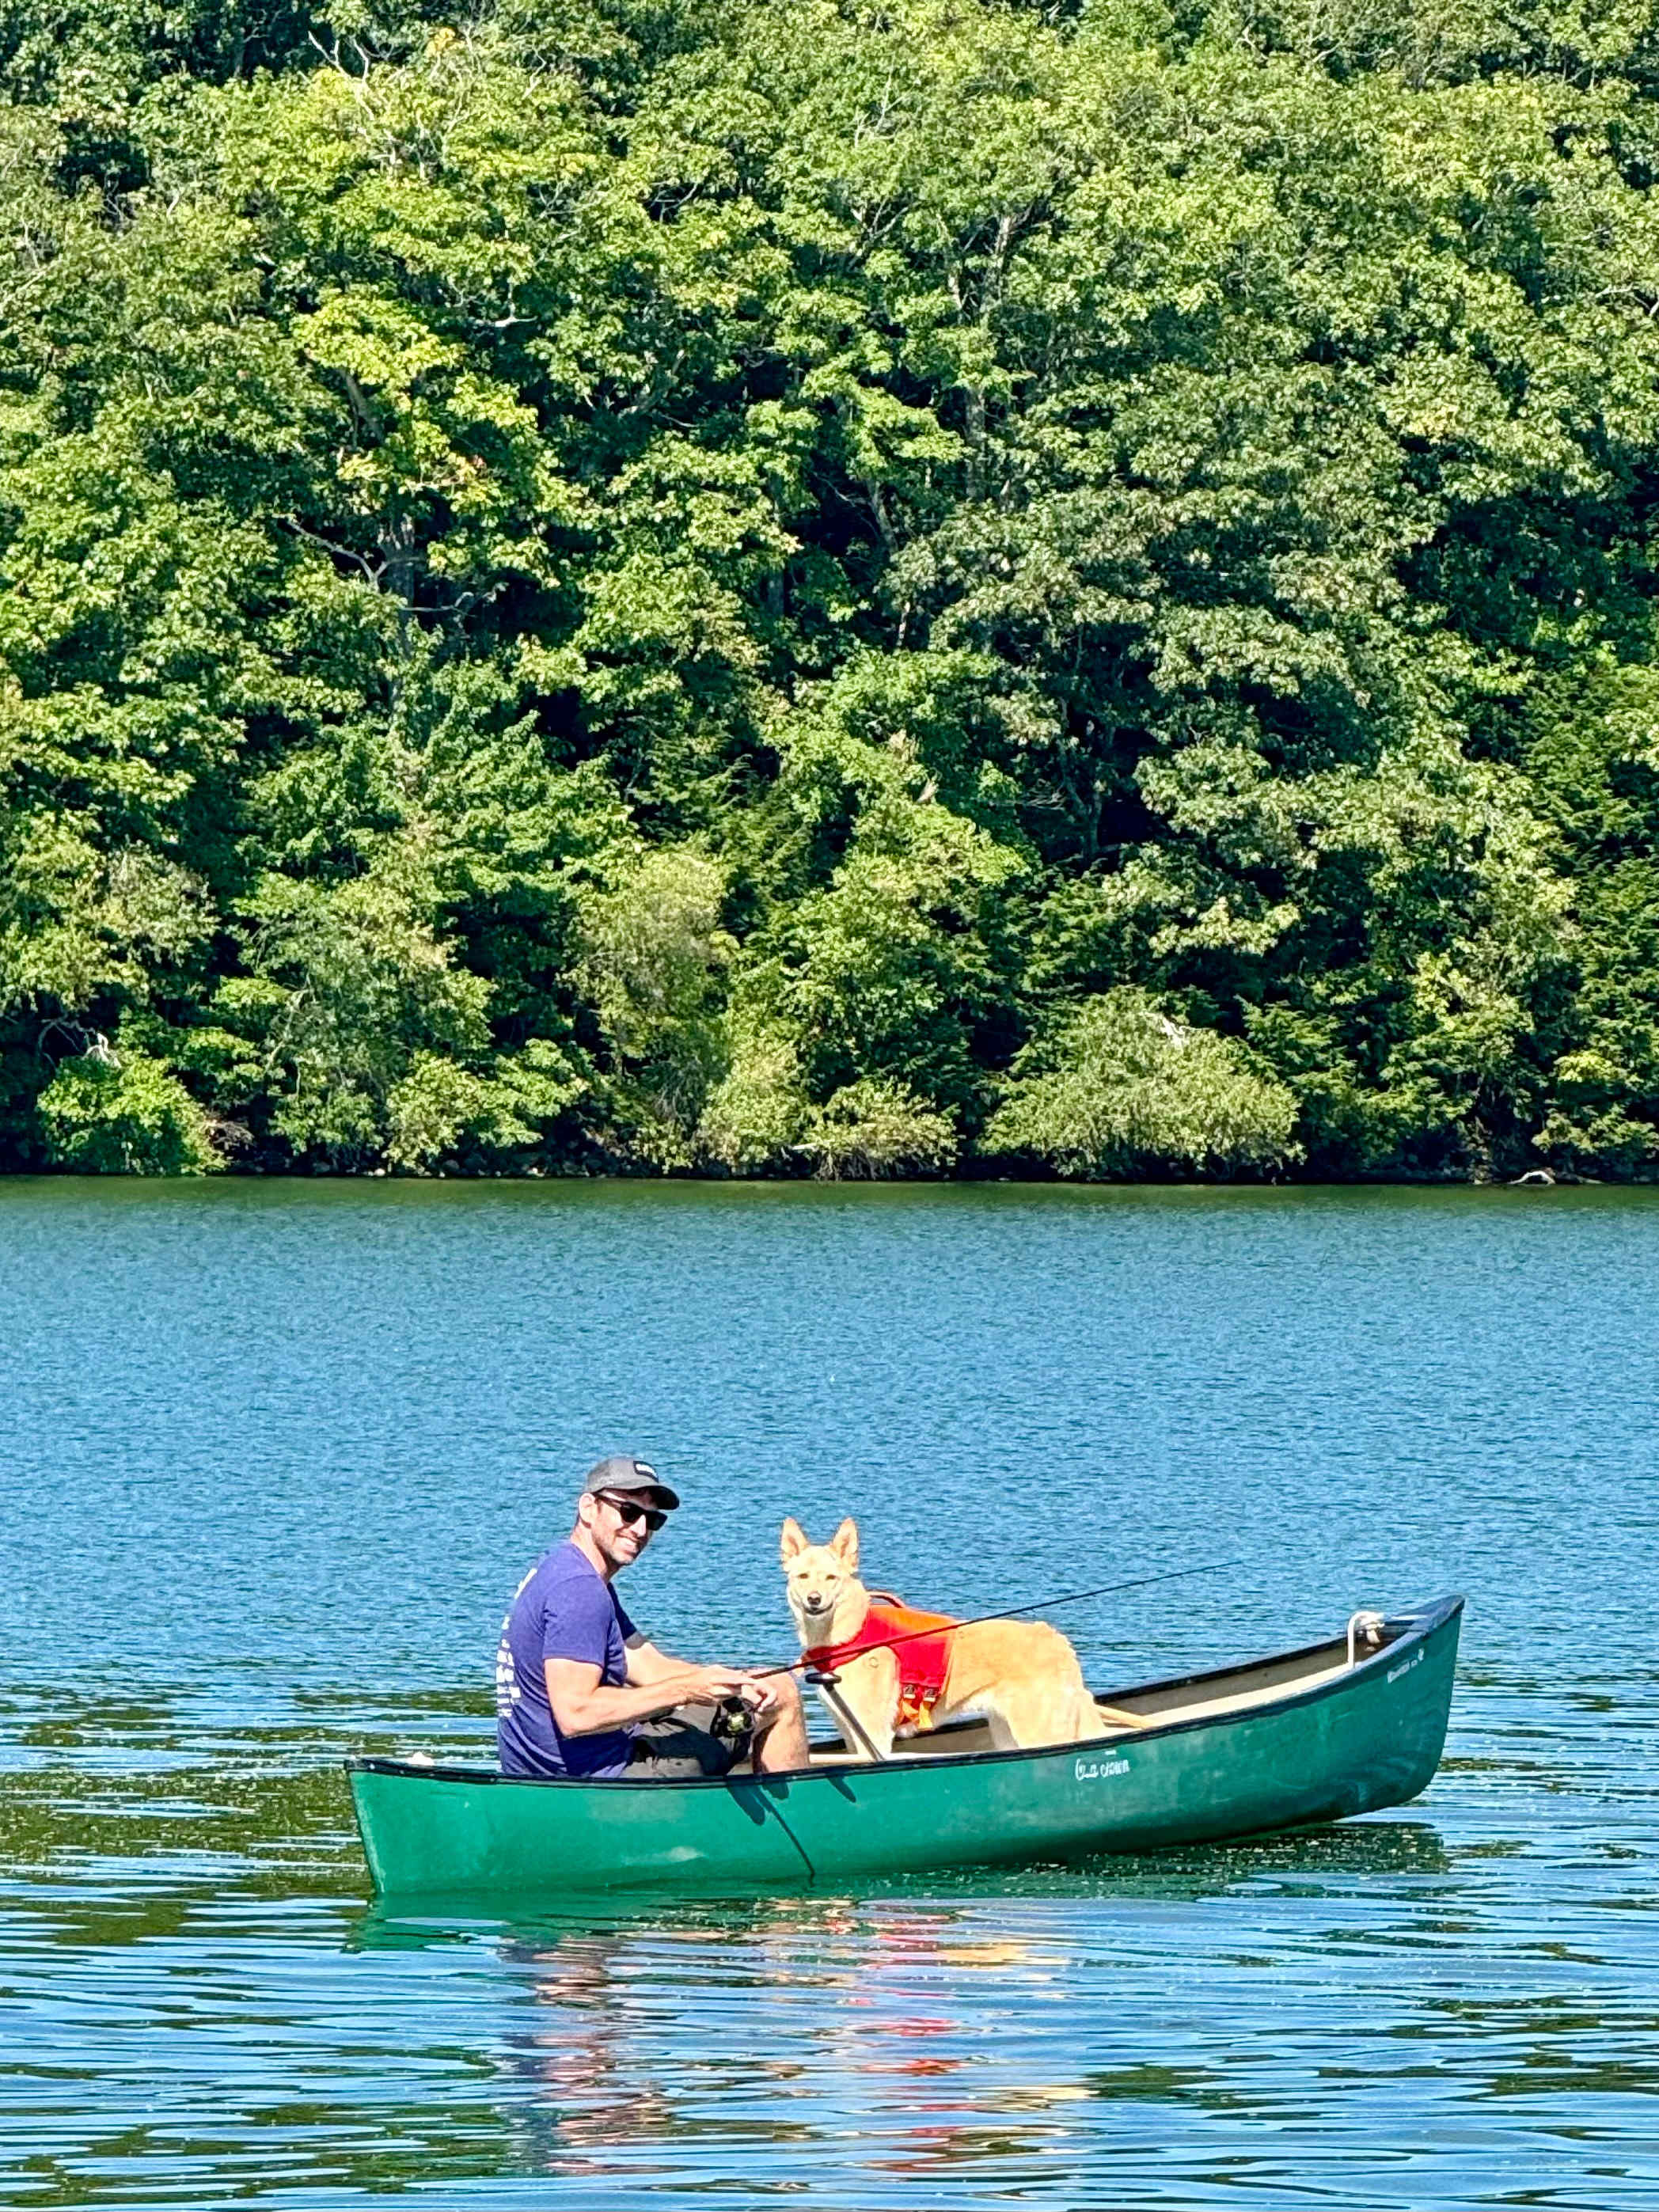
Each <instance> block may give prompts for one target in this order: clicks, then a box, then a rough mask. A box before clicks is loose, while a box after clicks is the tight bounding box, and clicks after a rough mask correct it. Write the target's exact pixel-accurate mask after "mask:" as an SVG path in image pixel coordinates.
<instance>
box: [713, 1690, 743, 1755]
mask: <svg viewBox="0 0 1659 2212" xmlns="http://www.w3.org/2000/svg"><path fill="white" fill-rule="evenodd" d="M708 1733H709V1735H712V1736H713V1737H714V1741H715V1742H716V1743H731V1744H738V1745H739V1746H743V1745H747V1744H748V1743H749V1742H750V1741H751V1739H752V1738H753V1736H754V1733H755V1709H754V1707H753V1706H752V1705H750V1703H749V1702H748V1700H747V1699H744V1698H722V1699H720V1703H719V1705H716V1706H715V1708H714V1717H713V1718H712V1719H711V1720H710V1722H709V1723H708Z"/></svg>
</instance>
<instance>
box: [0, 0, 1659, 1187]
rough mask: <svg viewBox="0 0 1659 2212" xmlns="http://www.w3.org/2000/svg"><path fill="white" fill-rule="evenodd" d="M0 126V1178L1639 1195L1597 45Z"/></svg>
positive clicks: (222, 25) (1649, 847)
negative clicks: (1366, 1185)
mask: <svg viewBox="0 0 1659 2212" xmlns="http://www.w3.org/2000/svg"><path fill="white" fill-rule="evenodd" d="M0 71H3V76H4V81H5V87H6V95H7V106H6V112H5V117H4V125H3V128H4V134H5V136H4V182H3V192H4V199H5V209H4V222H3V242H0V283H3V286H4V292H5V297H4V305H3V314H0V347H3V354H0V1165H3V1166H4V1167H6V1168H9V1169H11V1170H39V1169H42V1168H50V1167H58V1168H65V1169H70V1170H90V1171H116V1172H121V1171H126V1172H138V1171H145V1172H163V1173H179V1172H185V1173H189V1172H198V1171H205V1170H213V1169H216V1168H228V1169H229V1170H233V1171H234V1170H242V1171H249V1170H265V1171H278V1170H302V1171H318V1170H333V1171H356V1172H366V1171H371V1170H384V1171H390V1172H394V1173H398V1172H404V1173H409V1172H413V1173H446V1174H478V1173H485V1174H489V1173H520V1174H521V1173H526V1172H528V1173H557V1172H569V1171H574V1170H613V1171H641V1172H647V1171H648V1172H663V1171H688V1170H689V1171H696V1172H702V1173H716V1174H718V1173H737V1174H768V1173H771V1174H794V1175H800V1174H820V1175H856V1174H880V1173H895V1174H938V1173H945V1172H958V1173H980V1174H985V1173H996V1174H1005V1175H1006V1174H1026V1175H1031V1174H1039V1175H1041V1174H1061V1175H1074V1176H1075V1175H1082V1176H1125V1175H1128V1176H1133V1175H1166V1176H1167V1175H1192V1174H1200V1175H1218V1174H1227V1175H1236V1176H1279V1175H1291V1174H1294V1175H1300V1176H1356V1175H1365V1174H1370V1175H1389V1174H1393V1175H1401V1174H1406V1175H1409V1174H1420V1175H1457V1176H1474V1177H1477V1178H1480V1177H1487V1176H1515V1175H1518V1174H1521V1173H1522V1172H1524V1171H1526V1170H1529V1169H1537V1168H1540V1167H1547V1168H1549V1169H1551V1170H1554V1171H1555V1172H1557V1173H1565V1174H1572V1175H1581V1176H1639V1175H1642V1174H1644V1173H1646V1172H1659V664H1656V653H1655V613H1656V580H1655V562H1656V556H1659V548H1656V543H1655V529H1656V511H1659V200H1656V195H1655V191H1654V180H1655V173H1656V168H1659V32H1656V15H1655V11H1654V9H1652V7H1651V5H1650V0H1639V4H1631V0H1504V4H1502V5H1500V4H1498V0H1342V4H1339V5H1336V6H1331V5H1329V4H1328V0H1167V4H1166V0H1083V4H1080V5H1077V6H1070V5H1058V6H1054V7H1049V8H1038V7H1032V6H1019V5H1011V4H999V0H889V4H873V0H724V4H715V0H552V4H550V5H549V6H545V7H544V6H539V5H536V6H532V4H530V0H497V4H495V6H493V7H489V8H487V9H485V10H484V11H483V12H482V13H479V14H476V15H459V14H457V13H455V12H454V10H453V9H447V8H446V7H444V6H443V5H442V4H441V0H385V5H384V7H380V6H378V5H377V4H376V0H339V4H338V5H335V6H330V5H329V4H328V0H106V4H104V5H102V6H94V5H93V4H91V0H3V5H0Z"/></svg>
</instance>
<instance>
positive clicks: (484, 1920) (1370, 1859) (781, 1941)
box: [355, 1821, 1447, 2186]
mask: <svg viewBox="0 0 1659 2212" xmlns="http://www.w3.org/2000/svg"><path fill="white" fill-rule="evenodd" d="M1446 1870H1447V1869H1446V1859H1445V1856H1444V1853H1443V1850H1442V1849H1441V1846H1440V1843H1439V1839H1438V1838H1437V1834H1436V1832H1435V1831H1434V1830H1433V1829H1432V1828H1431V1827H1429V1826H1427V1825H1426V1824H1424V1823H1420V1822H1405V1821H1391V1822H1386V1823H1384V1822H1379V1823H1376V1824H1375V1825H1371V1826H1366V1825H1359V1826H1345V1827H1342V1828H1340V1829H1330V1830H1326V1831H1321V1832H1310V1833H1308V1834H1304V1835H1301V1836H1295V1837H1279V1838H1273V1839H1271V1840H1269V1841H1268V1842H1267V1843H1264V1844H1260V1845H1255V1846H1248V1845H1246V1846H1234V1847H1232V1848H1231V1849H1229V1850H1221V1851H1208V1852H1203V1853H1193V1854H1190V1855H1183V1856H1182V1857H1180V1858H1178V1859H1171V1858H1170V1857H1160V1858H1158V1859H1157V1860H1146V1861H1141V1862H1136V1863H1127V1864H1126V1863H1124V1862H1122V1861H1116V1862H1113V1863H1111V1864H1110V1866H1109V1868H1107V1869H1101V1870H1098V1871H1097V1872H1095V1873H1092V1874H1091V1873H1090V1872H1089V1871H1088V1870H1079V1869H1071V1870H1068V1871H1066V1872H1064V1873H1060V1872H1054V1873H1050V1874H1048V1875H1042V1874H1039V1873H1030V1874H1025V1875H1020V1876H1017V1877H1009V1878H1005V1880H1004V1881H1002V1882H1001V1883H1000V1885H996V1886H994V1885H993V1884H992V1883H991V1882H990V1881H987V1880H986V1878H985V1877H984V1876H983V1875H981V1876H980V1877H979V1878H978V1879H977V1881H974V1882H973V1883H971V1884H969V1883H968V1882H966V1881H964V1882H963V1884H962V1885H961V1886H960V1887H958V1888H953V1889H951V1891H950V1892H949V1893H939V1890H938V1889H937V1888H935V1890H934V1892H933V1893H930V1894H929V1895H927V1896H926V1897H922V1896H918V1895H916V1894H915V1893H906V1892H904V1891H903V1890H902V1889H896V1890H890V1891H889V1892H888V1893H885V1894H881V1893H866V1894H863V1895H860V1897H858V1898H848V1897H833V1898H830V1897H825V1898H806V1899H803V1898H799V1897H788V1898H781V1899H779V1898H757V1899H735V1900H731V1901H728V1902H725V1903H719V1904H716V1903H712V1902H708V1901H706V1900H705V1901H690V1900H685V1901H677V1902H673V1903H664V1904H659V1905H655V1906H651V1905H620V1904H618V1902H617V1900H615V1899H606V1900H599V1901H595V1902H593V1903H592V1904H591V1905H578V1904H569V1905H566V1906H565V1907H563V1908H562V1909H561V1910H560V1911H558V1912H557V1913H556V1914H553V1913H549V1914H546V1915H544V1916H539V1917H537V1918H535V1919H532V1920H528V1921H524V1920H515V1921H504V1920H502V1919H501V1918H499V1917H494V1916H491V1915H489V1914H488V1913H485V1912H479V1911H477V1907H476V1906H475V1907H474V1909H473V1911H471V1912H469V1911H467V1909H466V1907H465V1901H462V1900H458V1901H456V1902H455V1903H454V1904H453V1906H447V1907H445V1908H443V1909H441V1910H440V1909H433V1908H428V1909H427V1910H426V1911H423V1912H422V1915H421V1916H420V1917H418V1918H413V1917H400V1918H393V1917H390V1916H388V1915H386V1914H385V1913H383V1912H380V1911H370V1912H369V1913H368V1914H366V1915H365V1917H364V1918H363V1920H362V1922H361V1923H360V1924H359V1927H358V1929H357V1931H356V1938H355V1940H356V1942H357V1943H358V1944H360V1945H362V1947H363V1948H374V1949H380V1948H386V1949H420V1948H426V1947H428V1946H439V1945H445V1946H447V1945H457V1944H459V1945H463V1946H465V1947H467V1948H469V1949H470V1950H471V1953H472V1954H474V1960H473V1961H471V1962H469V1969H468V1971H469V1973H471V1972H472V1971H473V1967H474V1964H476V1968H477V1970H478V1971H481V1972H483V1973H484V1974H485V1976H486V1977H487V1978H488V1979H489V1981H490V1982H493V1984H495V1997H496V1998H498V1999H499V2000H500V2003H499V2005H494V2006H492V2013H493V2021H494V2026H493V2028H492V2031H491V2033H490V2036H489V2043H488V2045H487V2046H486V2047H484V2048H481V2049H479V2050H478V2051H477V2053H476V2060H477V2063H480V2064H482V2065H484V2066H487V2067H488V2068H489V2069H491V2070H493V2072H494V2075H495V2079H496V2081H497V2084H498V2095H497V2098H496V2099H495V2102H496V2104H497V2106H498V2113H499V2118H500V2119H501V2122H502V2123H503V2124H505V2126H506V2128H507V2130H508V2133H509V2135H510V2136H511V2138H512V2140H513V2164H514V2166H515V2167H516V2168H517V2169H518V2170H520V2171H522V2172H526V2173H559V2174H564V2175H568V2176H571V2177H575V2176H578V2175H580V2176H583V2177H585V2178H587V2179H598V2178H600V2177H606V2178H610V2179H615V2178H616V2177H617V2176H619V2175H626V2176H627V2177H629V2179H630V2180H631V2181H634V2182H636V2183H638V2184H640V2185H655V2186H665V2185H671V2184H672V2183H673V2181H674V2180H675V2179H677V2178H679V2179H684V2178H687V2177H688V2175H689V2172H690V2168H692V2167H693V2166H696V2168H697V2169H698V2170H699V2171H705V2170H706V2161H707V2160H708V2156H709V2154H710V2152H711V2150H712V2149H714V2146H719V2149H718V2153H717V2154H718V2155H719V2156H720V2157H721V2158H722V2159H726V2158H728V2157H729V2158H731V2159H732V2160H735V2161H736V2166H735V2167H734V2171H733V2179H736V2178H738V2171H737V2169H738V2168H740V2166H741V2163H742V2160H743V2157H744V2154H745V2152H746V2151H752V2152H753V2153H755V2154H763V2153H764V2154H768V2156H769V2161H770V2164H769V2170H770V2171H771V2172H773V2173H774V2174H775V2173H776V2172H777V2170H778V2167H777V2160H778V2157H779V2154H782V2158H783V2160H784V2165H785V2170H787V2171H793V2170H794V2169H795V2167H796V2166H797V2165H798V2164H799V2166H800V2167H801V2168H802V2169H803V2170H804V2169H805V2162H806V2160H807V2159H808V2158H809V2157H810V2156H811V2155H812V2154H815V2153H820V2154H821V2153H822V2151H823V2148H824V2144H825V2138H826V2131H828V2132H831V2133H833V2134H834V2135H835V2136H836V2145H837V2151H836V2154H837V2156H840V2157H845V2156H847V2155H848V2144H847V2140H846V2137H845V2135H844V2131H843V2127H842V2126H840V2125H837V2124H836V2122H835V2121H834V2119H833V2118H832V2115H834V2114H836V2113H837V2112H839V2113H841V2114H842V2115H844V2114H845V2113H846V2112H848V2111H849V2110H852V2111H855V2112H858V2114H859V2115H860V2127H859V2153H858V2156H859V2162H860V2164H861V2165H862V2166H863V2167H864V2168H865V2170H866V2172H869V2173H870V2174H872V2176H874V2175H891V2176H895V2177H898V2176H911V2177H915V2176H917V2175H926V2174H927V2172H938V2170H939V2168H941V2167H944V2166H949V2167H952V2168H960V2167H961V2166H964V2165H984V2164H986V2163H987V2161H988V2162H990V2163H991V2164H992V2165H994V2166H995V2167H996V2168H997V2170H998V2171H999V2172H1005V2171H1010V2170H1012V2169H1018V2170H1021V2171H1024V2172H1030V2173H1037V2172H1043V2173H1050V2172H1054V2171H1055V2161H1057V2160H1065V2159H1066V2158H1068V2157H1071V2158H1078V2157H1081V2156H1083V2155H1084V2154H1085V2149H1086V2143H1085V2131H1087V2130H1097V2129H1098V2126H1099V2118H1098V2114H1099V2108H1100V2099H1101V2097H1102V2095H1103V2094H1105V2095H1110V2094H1111V2088H1110V2083H1109V2077H1107V2076H1104V2075H1102V2074H1101V2071H1100V2066H1099V2058H1098V2056H1097V2055H1095V2056H1093V2057H1091V2052H1090V2051H1089V2050H1088V2049H1087V2048H1086V2047H1085V2046H1084V2045H1083V2043H1082V2042H1081V2041H1080V2039H1077V2038H1076V2037H1075V2036H1074V2034H1073V2032H1072V2029H1071V2015H1070V2008H1069V2004H1070V2001H1068V1998H1067V1996H1066V1992H1067V1990H1068V1989H1069V1990H1072V1991H1073V1996H1074V1992H1075V1988H1076V1974H1077V1972H1078V1969H1079V1965H1082V1966H1085V1967H1087V1966H1089V1965H1090V1964H1091V1962H1092V1961H1093V1960H1094V1959H1095V1958H1096V1957H1097V1956H1098V1957H1099V1959H1100V1960H1101V1961H1102V1963H1103V1965H1105V1964H1107V1963H1108V1962H1109V1960H1110V1957H1111V1954H1112V1951H1113V1948H1114V1946H1115V1943H1116V1942H1117V1941H1118V1940H1119V1936H1120V1935H1121V1933H1124V1932H1129V1933H1133V1930H1134V1929H1136V1928H1138V1927H1141V1926H1144V1925H1146V1922H1147V1916H1148V1915H1149V1914H1150V1915H1152V1917H1153V1918H1154V1919H1155V1918H1156V1917H1158V1915H1159V1914H1160V1913H1162V1912H1163V1911H1164V1910H1166V1909H1167V1907H1168V1906H1169V1905H1171V1904H1184V1903H1186V1902H1188V1901H1190V1900H1191V1899H1194V1897H1200V1898H1201V1897H1204V1896H1206V1895H1220V1894H1222V1893H1226V1892H1228V1891H1230V1890H1233V1889H1236V1888H1237V1887H1241V1886H1243V1885H1245V1884H1248V1885H1249V1886H1250V1887H1252V1888H1253V1889H1255V1890H1256V1891H1258V1892H1261V1891H1262V1890H1263V1889H1266V1890H1267V1892H1269V1893H1271V1891H1272V1890H1273V1888H1274V1887H1279V1886H1281V1885H1282V1886H1283V1887H1284V1888H1285V1890H1286V1891H1290V1892H1293V1893H1296V1894H1297V1895H1298V1896H1306V1895H1307V1894H1309V1893H1310V1892H1311V1893H1317V1892H1318V1891H1319V1890H1320V1889H1321V1888H1322V1887H1323V1886H1324V1885H1325V1884H1327V1883H1328V1884H1330V1885H1331V1887H1332V1889H1333V1892H1334V1893H1336V1892H1339V1891H1340V1892H1344V1893H1350V1894H1351V1893H1352V1888H1353V1885H1354V1883H1355V1880H1356V1877H1360V1878H1364V1877H1366V1876H1381V1877H1385V1878H1387V1877H1395V1878H1397V1877H1399V1876H1401V1875H1410V1876H1413V1877H1422V1876H1425V1875H1426V1876H1428V1877H1430V1878H1431V1880H1433V1879H1434V1878H1436V1877H1437V1876H1439V1875H1443V1873H1445V1871H1446ZM1079 1905H1084V1906H1085V1908H1086V1909H1085V1910H1084V1911H1079V1910H1078V1907H1079ZM1010 2020H1017V2021H1019V2022H1020V2023H1022V2029H1021V2033H1022V2039H1023V2040H1024V2042H1025V2043H1026V2045H1027V2046H1028V2052H1027V2055H1028V2057H1029V2064H1027V2063H1021V2064H1020V2065H1019V2067H1018V2080H1016V2081H1010V2080H1009V2079H1008V2078H1007V2069H1006V2067H1005V2068H1003V2069H1000V2070H1001V2073H1002V2078H1001V2079H1000V2080H997V2079H994V2071H995V2069H987V2067H986V2065H985V2064H984V2063H983V2061H984V2057H985V2056H986V2055H987V2054H986V2039H987V2037H991V2038H994V2037H997V2036H998V2035H999V2034H1000V2033H1001V2032H1002V2031H1003V2028H1004V2024H1005V2023H1006V2021H1010ZM1033 2024H1036V2028H1037V2030H1038V2032H1037V2033H1036V2034H1033V2033H1032V2027H1033Z"/></svg>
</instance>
